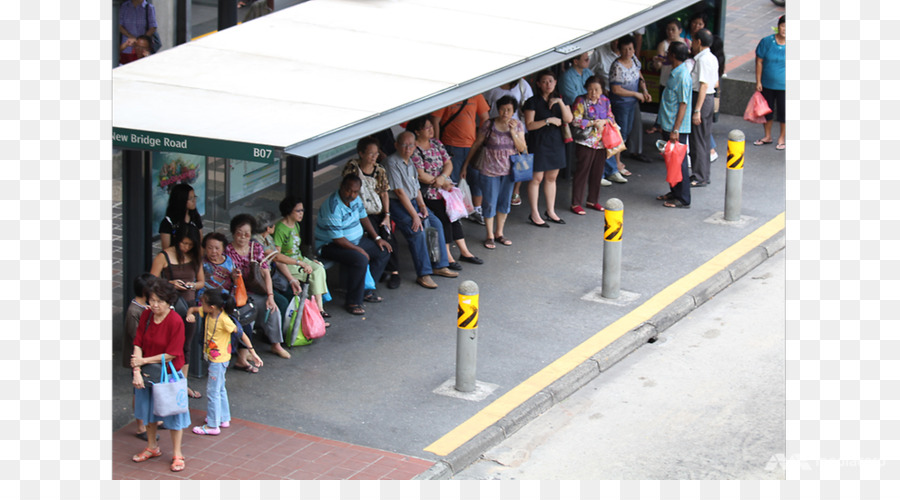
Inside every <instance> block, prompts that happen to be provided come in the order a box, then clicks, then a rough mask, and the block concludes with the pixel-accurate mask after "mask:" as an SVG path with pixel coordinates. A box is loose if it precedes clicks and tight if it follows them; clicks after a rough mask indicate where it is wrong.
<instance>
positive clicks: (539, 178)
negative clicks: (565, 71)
mask: <svg viewBox="0 0 900 500" xmlns="http://www.w3.org/2000/svg"><path fill="white" fill-rule="evenodd" d="M536 82H537V89H538V92H537V95H534V96H532V97H530V98H529V99H528V100H527V101H525V104H524V105H523V108H524V110H525V128H526V129H527V130H528V135H527V136H526V139H527V141H528V151H529V152H531V153H532V154H533V155H534V176H533V177H532V178H531V182H529V183H528V203H529V204H530V205H531V214H530V215H529V216H528V221H529V222H530V223H532V224H534V225H535V226H539V227H550V226H549V224H547V222H546V221H545V220H544V219H543V218H541V213H540V210H539V208H538V197H539V196H540V189H541V182H543V183H544V199H545V201H546V202H547V209H546V210H545V211H544V217H545V218H547V219H548V220H550V222H555V223H557V224H565V221H564V220H562V219H561V218H560V217H559V216H558V215H556V178H557V176H558V175H559V170H560V169H561V168H565V167H566V148H565V144H564V143H563V134H562V132H563V127H565V126H567V124H568V123H569V122H571V121H572V111H571V110H570V109H569V107H568V106H566V105H565V103H564V102H563V100H562V98H561V97H560V96H559V93H558V92H557V91H556V77H555V76H553V72H552V71H550V70H548V69H545V70H543V71H541V72H540V73H538V75H537V80H536Z"/></svg>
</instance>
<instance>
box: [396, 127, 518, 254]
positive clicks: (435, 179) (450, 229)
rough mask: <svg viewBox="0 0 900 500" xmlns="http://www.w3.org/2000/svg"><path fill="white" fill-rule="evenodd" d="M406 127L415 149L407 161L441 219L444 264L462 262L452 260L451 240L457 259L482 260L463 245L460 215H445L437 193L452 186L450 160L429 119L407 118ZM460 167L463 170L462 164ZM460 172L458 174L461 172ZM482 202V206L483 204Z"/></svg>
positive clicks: (424, 197) (445, 209) (427, 205)
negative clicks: (451, 219)
mask: <svg viewBox="0 0 900 500" xmlns="http://www.w3.org/2000/svg"><path fill="white" fill-rule="evenodd" d="M406 130H408V131H410V132H412V133H413V134H415V136H416V151H415V152H414V153H413V155H412V156H411V157H410V161H412V164H413V166H415V167H416V172H417V173H418V175H419V185H420V186H421V190H422V198H423V199H424V200H425V206H426V207H428V210H431V213H433V214H434V216H435V217H437V218H438V220H440V221H441V226H443V229H444V242H445V245H446V247H447V261H448V262H449V264H448V265H447V267H448V268H450V269H452V270H454V271H460V270H462V266H461V265H460V264H459V263H458V262H456V261H455V260H453V255H452V254H451V253H450V241H451V240H452V241H454V242H456V246H457V247H459V259H460V260H463V261H465V262H470V263H472V264H482V263H483V261H482V260H481V259H479V258H478V257H476V256H475V255H473V254H472V252H470V251H469V247H468V246H466V235H465V233H463V227H462V222H461V221H462V219H460V220H456V221H454V222H450V217H449V216H448V215H447V207H446V204H445V202H444V199H443V197H442V196H441V194H440V193H441V191H442V190H443V191H449V190H450V189H452V188H453V181H451V180H450V174H451V173H452V172H453V162H452V161H450V154H449V153H447V150H446V149H444V145H443V144H441V141H439V140H437V139H435V138H434V127H433V126H432V124H431V120H429V119H428V117H425V116H422V117H419V118H416V119H413V120H410V122H409V123H407V124H406ZM473 149H474V146H473ZM470 151H471V149H470ZM461 171H465V167H463V168H462V169H461ZM460 175H461V176H462V174H460ZM482 194H484V193H482ZM509 196H510V198H512V192H510V195H509ZM482 200H483V198H482ZM483 203H484V202H482V206H484V205H483ZM484 217H485V224H487V222H486V221H487V214H484Z"/></svg>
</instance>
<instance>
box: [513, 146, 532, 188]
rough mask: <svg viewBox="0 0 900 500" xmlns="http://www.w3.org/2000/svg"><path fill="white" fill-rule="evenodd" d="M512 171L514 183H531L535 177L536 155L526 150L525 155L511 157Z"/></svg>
mask: <svg viewBox="0 0 900 500" xmlns="http://www.w3.org/2000/svg"><path fill="white" fill-rule="evenodd" d="M509 163H510V169H509V170H510V171H511V172H512V177H513V182H526V181H530V180H531V179H532V177H533V176H534V155H533V154H531V153H529V152H528V150H525V152H524V153H519V154H514V155H510V157H509Z"/></svg>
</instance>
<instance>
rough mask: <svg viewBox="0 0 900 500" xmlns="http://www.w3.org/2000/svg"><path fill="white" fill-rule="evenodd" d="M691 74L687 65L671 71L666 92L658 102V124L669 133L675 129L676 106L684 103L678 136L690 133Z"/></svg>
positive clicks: (682, 64)
mask: <svg viewBox="0 0 900 500" xmlns="http://www.w3.org/2000/svg"><path fill="white" fill-rule="evenodd" d="M691 97H692V96H691V72H690V71H688V67H687V64H684V63H681V64H680V65H679V66H678V67H677V68H675V69H673V70H672V73H671V74H670V75H669V81H667V82H666V90H664V91H663V95H662V99H660V102H659V124H660V126H661V127H662V129H663V130H665V131H668V132H671V131H672V128H673V127H675V118H676V117H677V116H678V106H679V105H680V104H681V103H686V104H687V108H686V109H685V111H684V118H683V119H682V120H681V128H679V129H678V130H677V132H678V133H680V134H690V133H691V113H692V111H693V110H692V109H691Z"/></svg>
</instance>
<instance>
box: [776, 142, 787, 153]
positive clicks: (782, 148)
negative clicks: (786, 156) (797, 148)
mask: <svg viewBox="0 0 900 500" xmlns="http://www.w3.org/2000/svg"><path fill="white" fill-rule="evenodd" d="M786 147H787V144H776V145H775V149H777V150H778V151H784V148H786Z"/></svg>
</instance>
